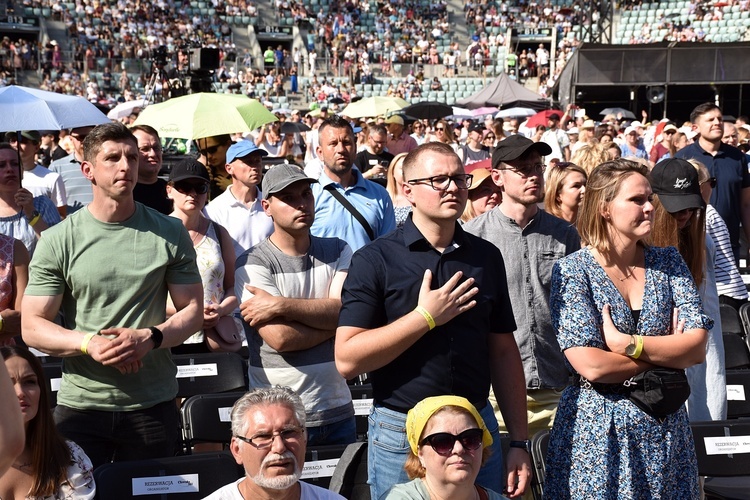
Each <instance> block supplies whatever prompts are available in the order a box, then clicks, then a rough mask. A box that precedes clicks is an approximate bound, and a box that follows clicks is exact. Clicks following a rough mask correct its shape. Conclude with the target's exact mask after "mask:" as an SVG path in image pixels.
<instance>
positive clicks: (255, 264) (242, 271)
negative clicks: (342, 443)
mask: <svg viewBox="0 0 750 500" xmlns="http://www.w3.org/2000/svg"><path fill="white" fill-rule="evenodd" d="M310 238H311V241H310V249H309V250H308V252H307V254H306V255H304V256H302V257H296V256H291V255H287V254H285V253H284V252H282V251H281V250H279V249H278V248H277V247H276V245H274V244H273V243H271V241H270V240H269V239H265V240H264V241H262V242H260V243H259V244H257V245H256V246H254V247H253V248H251V249H250V250H248V251H247V252H246V253H244V254H243V255H241V256H240V257H239V258H238V259H237V264H236V270H235V275H234V286H235V290H236V292H237V297H239V300H240V303H242V302H244V301H245V300H248V299H249V298H251V297H252V294H251V293H250V292H249V291H247V290H246V289H245V285H252V286H254V287H257V288H261V289H263V290H265V291H266V292H268V293H270V294H271V295H274V296H281V297H288V298H295V299H324V298H328V296H329V290H330V287H331V282H332V280H333V277H334V276H335V275H336V273H338V272H341V271H346V270H348V269H349V262H350V261H351V258H352V251H351V248H349V245H347V244H346V242H344V241H343V240H341V239H339V238H317V237H315V236H311V237H310ZM243 325H244V326H245V334H246V337H247V339H248V348H249V350H250V359H249V367H248V376H249V379H250V387H269V386H272V385H277V384H279V385H285V386H289V387H291V388H292V389H293V390H294V391H295V392H296V393H297V394H299V396H300V397H301V398H302V401H303V402H304V404H305V411H306V413H307V426H308V427H319V426H322V425H328V424H332V423H335V422H339V421H341V420H344V419H346V418H349V417H352V416H353V415H354V409H353V406H352V397H351V392H350V391H349V387H348V386H347V384H346V380H344V378H343V377H342V376H341V374H340V373H339V372H338V370H337V369H336V363H335V361H334V357H333V344H334V339H333V337H332V338H330V339H328V340H326V341H325V342H322V343H320V344H318V345H316V346H314V347H311V348H310V349H305V350H302V351H293V352H283V353H280V352H278V351H276V350H275V349H273V348H272V347H271V346H269V345H268V344H266V342H265V341H264V340H263V337H261V336H260V334H259V333H258V332H257V331H256V330H255V329H254V328H252V327H250V326H249V325H248V324H247V323H245V322H243Z"/></svg>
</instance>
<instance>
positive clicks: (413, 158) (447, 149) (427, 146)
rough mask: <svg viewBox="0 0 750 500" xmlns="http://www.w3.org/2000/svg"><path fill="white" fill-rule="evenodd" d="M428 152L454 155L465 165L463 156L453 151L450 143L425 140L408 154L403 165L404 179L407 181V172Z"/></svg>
mask: <svg viewBox="0 0 750 500" xmlns="http://www.w3.org/2000/svg"><path fill="white" fill-rule="evenodd" d="M427 152H431V153H437V154H442V155H445V156H448V157H450V156H452V157H454V158H455V160H456V161H457V162H458V163H461V165H463V162H461V158H459V157H458V155H457V154H456V152H455V151H453V148H452V147H451V146H449V145H448V144H446V143H444V142H439V141H435V142H425V143H424V144H422V145H421V146H417V147H416V148H415V149H412V150H411V151H410V152H409V154H408V155H406V158H405V159H404V166H403V170H404V181H406V177H407V172H408V171H409V170H411V169H412V168H414V166H415V165H416V164H417V163H418V162H419V159H420V158H421V157H422V155H424V154H425V153H427ZM446 159H447V158H446Z"/></svg>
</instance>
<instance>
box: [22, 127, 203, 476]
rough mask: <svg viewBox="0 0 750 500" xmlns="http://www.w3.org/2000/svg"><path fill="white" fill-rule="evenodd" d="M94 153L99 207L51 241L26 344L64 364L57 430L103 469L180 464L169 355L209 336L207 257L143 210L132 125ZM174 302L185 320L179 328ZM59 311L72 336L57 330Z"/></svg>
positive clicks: (41, 264)
mask: <svg viewBox="0 0 750 500" xmlns="http://www.w3.org/2000/svg"><path fill="white" fill-rule="evenodd" d="M84 150H85V157H84V160H83V163H82V164H81V170H82V172H83V175H85V178H86V179H87V180H89V182H90V183H91V185H92V186H93V194H94V195H93V201H92V202H91V203H90V204H89V205H88V206H87V207H86V208H85V209H83V210H79V211H78V212H76V213H75V214H73V215H71V216H69V217H68V218H67V219H65V220H64V221H63V222H62V223H60V224H58V225H57V226H55V227H54V228H51V229H54V231H52V232H49V231H50V230H47V232H45V233H44V237H43V238H41V239H40V240H39V243H38V244H37V249H36V252H35V254H34V260H33V264H32V265H30V266H29V284H28V286H27V287H26V293H25V295H24V299H23V305H22V310H21V318H22V319H21V321H22V331H23V339H24V341H25V342H26V343H27V344H28V345H29V346H32V347H36V348H37V349H40V350H42V351H44V352H46V353H48V354H51V355H54V356H61V357H63V358H64V360H63V366H64V368H63V380H62V384H61V385H60V392H58V399H57V407H56V408H55V423H56V424H57V427H58V429H59V430H60V432H61V433H62V434H63V435H64V436H66V437H67V438H68V439H71V440H73V441H75V442H76V443H77V444H78V445H79V446H81V448H83V450H84V451H85V452H86V455H88V457H89V458H90V459H91V462H92V464H93V465H94V467H97V466H99V465H102V464H104V463H106V462H110V461H112V460H113V459H114V460H138V459H144V458H155V457H164V456H172V455H174V452H175V445H176V442H177V439H178V433H179V432H178V425H179V424H178V421H179V418H178V415H177V410H176V408H175V405H174V399H175V397H176V396H177V381H176V379H175V375H176V373H177V369H176V367H175V365H174V362H173V361H172V356H171V354H170V352H169V348H170V347H174V346H176V345H179V344H181V343H182V342H183V341H184V340H185V339H186V338H187V337H189V336H190V335H191V334H192V333H193V332H196V331H197V330H199V329H200V328H201V325H202V324H203V285H202V284H201V277H200V274H199V273H198V268H197V266H196V261H195V260H196V257H195V250H194V249H193V245H192V242H191V241H190V236H189V235H188V232H187V230H186V229H185V227H184V226H183V225H182V223H181V222H180V221H179V220H178V219H176V218H173V217H167V216H165V215H162V214H160V213H158V212H156V211H154V210H149V209H147V208H146V207H144V206H143V205H141V204H140V203H136V202H135V201H133V186H134V185H135V181H136V178H137V175H138V143H137V141H136V139H135V137H134V136H133V134H132V133H131V132H130V131H129V130H128V129H127V128H126V127H125V126H124V125H122V124H121V123H107V124H104V125H99V126H98V127H96V128H95V129H93V130H92V131H91V132H90V134H89V136H88V137H87V138H86V141H85V144H84ZM167 294H169V296H170V297H171V299H172V302H173V304H174V305H175V309H176V312H175V314H173V315H172V316H170V317H169V318H168V319H167V318H166V301H167ZM58 311H62V312H63V316H64V318H65V326H61V325H59V324H57V323H54V322H53V320H54V318H55V315H56V314H57V312H58Z"/></svg>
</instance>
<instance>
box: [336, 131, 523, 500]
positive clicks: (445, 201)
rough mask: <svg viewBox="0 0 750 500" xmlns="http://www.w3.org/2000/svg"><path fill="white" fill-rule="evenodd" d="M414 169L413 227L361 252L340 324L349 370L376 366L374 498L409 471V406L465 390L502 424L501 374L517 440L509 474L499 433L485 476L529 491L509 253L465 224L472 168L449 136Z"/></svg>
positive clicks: (410, 188) (409, 182)
mask: <svg viewBox="0 0 750 500" xmlns="http://www.w3.org/2000/svg"><path fill="white" fill-rule="evenodd" d="M403 171H404V179H405V180H406V184H405V186H404V194H405V196H406V197H407V199H408V200H409V201H410V202H411V204H412V207H413V209H412V215H411V216H410V217H409V219H407V221H406V223H405V224H404V226H403V227H402V228H400V229H397V230H396V231H393V232H392V233H390V234H388V235H385V236H383V237H381V238H378V239H377V240H375V241H373V242H372V243H370V244H369V245H366V246H365V247H363V248H362V249H360V250H359V251H358V252H356V253H355V254H354V256H353V258H352V263H351V266H350V267H349V275H348V277H347V279H346V281H345V283H344V290H343V294H342V309H341V313H340V315H339V327H338V329H337V331H336V348H335V356H336V366H337V368H338V369H339V372H341V374H342V375H343V376H344V377H345V378H353V377H355V376H357V375H359V374H361V373H365V372H368V373H369V376H370V380H371V382H372V388H373V396H374V398H373V399H374V401H373V403H374V404H373V409H372V410H371V412H370V427H369V433H368V440H369V446H368V464H369V467H368V468H369V470H368V475H369V483H370V488H371V493H372V495H371V496H372V497H373V498H380V496H381V495H382V494H384V493H385V492H386V491H387V490H388V489H389V488H390V487H391V486H393V485H394V484H397V483H401V482H406V481H408V478H407V476H406V473H405V471H404V467H403V466H404V463H405V461H406V457H407V455H408V454H409V453H410V449H409V445H408V444H407V442H406V435H405V422H406V413H407V412H408V411H409V409H411V408H412V407H414V406H415V405H416V404H417V403H418V402H419V401H421V400H422V399H424V398H426V397H430V396H438V395H444V394H455V395H458V396H463V397H465V398H467V399H468V400H469V401H471V402H472V403H473V404H474V405H475V406H476V407H477V409H478V410H479V412H480V414H481V415H482V418H483V419H484V421H485V424H486V425H487V428H488V429H490V431H491V432H493V431H496V429H497V428H498V426H497V419H496V418H495V416H494V414H493V411H492V406H491V405H490V404H488V401H487V398H488V396H489V389H490V383H491V384H492V387H493V389H494V391H495V394H496V395H497V398H498V402H499V405H500V408H501V410H502V413H503V417H504V418H505V420H506V423H508V431H509V433H510V435H511V439H513V440H514V442H512V443H511V446H514V447H512V448H511V450H510V452H509V453H508V456H507V459H506V463H507V475H504V474H503V467H502V458H503V457H502V452H501V450H500V448H499V447H496V446H495V445H497V444H499V439H498V438H499V436H498V434H497V433H496V432H495V434H494V438H495V445H493V453H492V455H491V457H490V459H489V460H488V461H487V462H486V463H485V466H484V467H483V468H482V470H481V471H480V474H479V477H478V478H477V483H478V484H480V485H482V486H484V487H487V488H490V489H493V490H495V491H504V490H505V489H506V487H508V488H509V492H508V495H510V496H511V497H516V496H519V495H521V494H522V493H523V491H524V490H525V488H526V486H527V485H528V483H529V480H530V475H531V472H530V468H529V455H528V449H527V448H526V447H527V444H528V443H527V437H528V436H527V435H528V429H527V424H526V419H527V418H526V390H525V387H526V385H525V380H524V374H523V367H522V364H521V356H520V354H519V352H518V346H517V345H516V342H515V338H514V337H513V333H512V332H513V331H514V330H515V329H516V324H515V320H514V317H513V311H512V309H511V305H510V299H509V297H508V288H507V283H506V279H505V266H504V264H503V258H502V255H501V254H500V251H499V250H498V249H497V248H496V247H495V246H494V245H492V244H491V243H489V242H487V241H485V240H482V239H481V238H478V237H476V236H473V235H471V234H468V233H466V232H464V231H463V230H462V229H461V226H460V225H459V224H458V223H457V222H456V221H457V220H458V218H459V217H460V216H461V214H462V213H463V209H464V206H465V205H466V200H467V197H468V188H469V187H470V185H471V176H470V175H467V174H465V173H464V168H463V164H462V163H461V160H460V159H459V157H458V155H456V153H454V152H453V149H452V148H451V147H450V146H449V145H447V144H443V143H440V142H430V143H427V144H423V145H421V146H419V147H418V148H417V149H415V150H414V151H412V152H411V153H409V155H408V156H407V157H406V160H405V161H404V167H403ZM514 443H515V444H514ZM520 448H526V450H524V449H520Z"/></svg>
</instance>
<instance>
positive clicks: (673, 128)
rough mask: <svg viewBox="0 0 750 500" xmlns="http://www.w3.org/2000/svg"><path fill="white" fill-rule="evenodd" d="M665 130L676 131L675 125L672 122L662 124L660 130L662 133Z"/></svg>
mask: <svg viewBox="0 0 750 500" xmlns="http://www.w3.org/2000/svg"><path fill="white" fill-rule="evenodd" d="M667 130H674V131H675V132H676V131H677V127H675V126H674V125H673V124H671V123H668V124H667V125H664V128H663V129H662V130H661V131H662V133H664V132H666V131H667Z"/></svg>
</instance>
